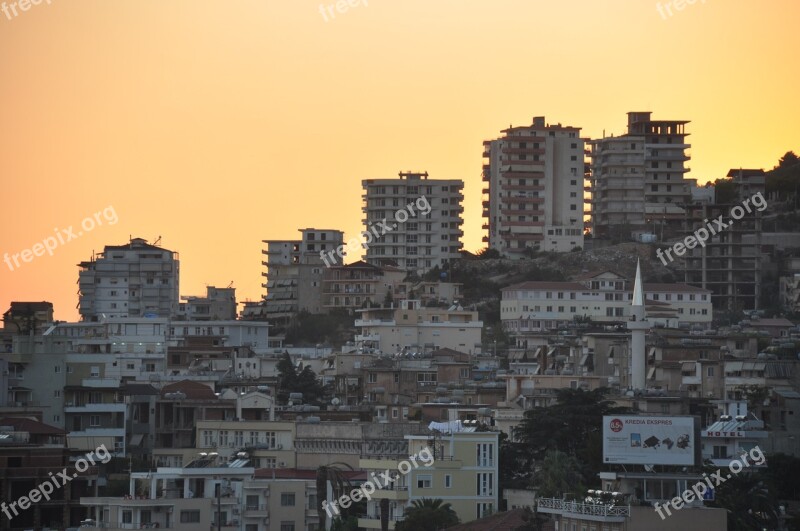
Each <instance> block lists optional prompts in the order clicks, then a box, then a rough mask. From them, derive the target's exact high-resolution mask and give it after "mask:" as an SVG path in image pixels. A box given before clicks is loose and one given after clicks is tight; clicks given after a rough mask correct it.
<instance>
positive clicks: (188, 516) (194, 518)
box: [181, 511, 200, 524]
mask: <svg viewBox="0 0 800 531" xmlns="http://www.w3.org/2000/svg"><path fill="white" fill-rule="evenodd" d="M181 523H182V524H199V523H200V511H181Z"/></svg>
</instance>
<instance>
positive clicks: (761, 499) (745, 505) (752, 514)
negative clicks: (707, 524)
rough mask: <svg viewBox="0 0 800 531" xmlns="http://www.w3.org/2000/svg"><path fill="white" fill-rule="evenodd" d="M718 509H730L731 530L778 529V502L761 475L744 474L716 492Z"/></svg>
mask: <svg viewBox="0 0 800 531" xmlns="http://www.w3.org/2000/svg"><path fill="white" fill-rule="evenodd" d="M716 498H717V499H716V503H715V505H717V506H719V507H722V508H723V509H727V511H728V529H729V530H730V531H747V530H750V529H777V528H778V523H779V520H780V517H779V510H778V502H777V500H776V498H775V496H774V495H773V493H771V492H770V489H769V486H768V485H767V484H766V483H765V482H764V481H763V480H762V478H761V477H759V474H758V473H754V474H748V473H744V474H740V475H738V476H733V477H731V478H730V479H727V481H725V483H724V484H723V485H721V486H720V487H719V488H717V489H716Z"/></svg>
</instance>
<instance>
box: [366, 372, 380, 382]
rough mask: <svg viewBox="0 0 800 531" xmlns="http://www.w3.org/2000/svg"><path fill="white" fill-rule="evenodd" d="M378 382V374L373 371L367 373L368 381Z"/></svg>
mask: <svg viewBox="0 0 800 531" xmlns="http://www.w3.org/2000/svg"><path fill="white" fill-rule="evenodd" d="M377 382H378V375H377V374H375V373H374V372H371V373H369V374H368V375H367V383H377Z"/></svg>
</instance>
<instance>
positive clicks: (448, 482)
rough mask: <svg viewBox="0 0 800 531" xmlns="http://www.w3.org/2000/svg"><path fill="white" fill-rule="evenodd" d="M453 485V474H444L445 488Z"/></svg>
mask: <svg viewBox="0 0 800 531" xmlns="http://www.w3.org/2000/svg"><path fill="white" fill-rule="evenodd" d="M452 486H453V476H451V475H450V474H445V476H444V488H446V489H449V488H450V487H452Z"/></svg>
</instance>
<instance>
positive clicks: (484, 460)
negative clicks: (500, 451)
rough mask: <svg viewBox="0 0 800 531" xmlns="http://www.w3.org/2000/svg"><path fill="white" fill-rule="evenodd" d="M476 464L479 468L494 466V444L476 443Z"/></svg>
mask: <svg viewBox="0 0 800 531" xmlns="http://www.w3.org/2000/svg"><path fill="white" fill-rule="evenodd" d="M477 450H478V455H477V464H478V466H481V467H489V466H494V444H492V443H478V445H477Z"/></svg>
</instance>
